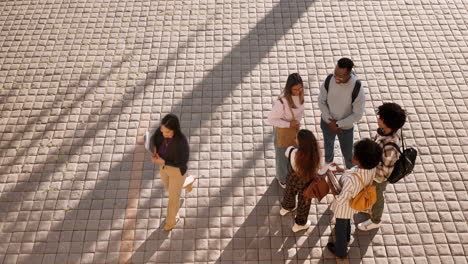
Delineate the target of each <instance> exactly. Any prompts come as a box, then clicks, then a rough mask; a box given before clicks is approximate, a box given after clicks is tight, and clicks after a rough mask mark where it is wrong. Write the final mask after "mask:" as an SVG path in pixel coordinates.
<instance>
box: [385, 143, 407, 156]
mask: <svg viewBox="0 0 468 264" xmlns="http://www.w3.org/2000/svg"><path fill="white" fill-rule="evenodd" d="M383 146H384V147H385V146H392V147H394V148H395V149H396V150H397V151H398V152H400V154H401V155H403V152H401V149H400V147H398V145H397V144H395V143H394V142H388V143H385V145H383Z"/></svg>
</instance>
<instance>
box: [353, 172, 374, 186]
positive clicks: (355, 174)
mask: <svg viewBox="0 0 468 264" xmlns="http://www.w3.org/2000/svg"><path fill="white" fill-rule="evenodd" d="M351 174H353V175H354V176H356V177H357V178H358V179H359V181H360V182H361V184H362V187H363V188H366V187H367V186H368V185H366V184H364V181H363V180H362V178H361V175H359V174H358V173H356V172H352V173H351ZM374 175H375V174H374ZM374 175H372V179H371V180H370V183H369V185H371V184H372V182H373V181H374Z"/></svg>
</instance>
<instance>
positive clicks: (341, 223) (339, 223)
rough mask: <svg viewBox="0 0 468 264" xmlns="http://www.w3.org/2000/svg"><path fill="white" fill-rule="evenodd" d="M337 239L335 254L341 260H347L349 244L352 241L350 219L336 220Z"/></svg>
mask: <svg viewBox="0 0 468 264" xmlns="http://www.w3.org/2000/svg"><path fill="white" fill-rule="evenodd" d="M335 238H336V239H335V254H336V256H337V257H339V258H345V257H346V255H348V243H349V241H350V240H351V220H350V219H341V218H337V219H336V223H335Z"/></svg>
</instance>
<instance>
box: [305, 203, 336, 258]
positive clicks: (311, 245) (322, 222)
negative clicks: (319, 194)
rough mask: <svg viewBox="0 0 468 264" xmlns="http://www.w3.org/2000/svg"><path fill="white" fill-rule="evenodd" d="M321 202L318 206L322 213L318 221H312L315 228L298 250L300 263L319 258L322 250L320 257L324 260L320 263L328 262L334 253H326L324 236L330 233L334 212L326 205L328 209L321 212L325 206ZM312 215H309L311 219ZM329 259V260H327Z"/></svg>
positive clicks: (318, 213) (318, 212)
mask: <svg viewBox="0 0 468 264" xmlns="http://www.w3.org/2000/svg"><path fill="white" fill-rule="evenodd" d="M320 205H321V204H319V205H318V206H317V215H321V216H320V218H319V219H318V221H316V222H315V225H314V221H313V220H311V221H312V226H314V228H313V229H312V230H311V231H310V232H309V231H307V233H308V238H307V239H306V241H304V243H302V245H300V246H299V247H298V250H297V252H296V258H297V262H298V263H304V262H305V261H306V260H308V259H314V260H315V259H317V256H319V255H320V251H321V252H322V256H321V257H320V259H321V260H322V261H324V262H322V261H321V262H320V263H326V262H327V261H328V260H330V259H331V258H332V256H333V255H332V254H331V253H330V252H328V254H326V253H324V251H325V250H326V249H325V246H326V243H324V241H323V239H322V236H323V235H324V236H326V235H327V234H328V235H330V233H329V232H330V228H329V227H330V220H331V219H332V217H333V212H332V211H331V210H330V208H329V207H328V206H326V210H325V211H324V212H323V213H320V208H323V207H322V206H320ZM310 218H311V216H310V215H309V219H310ZM325 260H327V261H325Z"/></svg>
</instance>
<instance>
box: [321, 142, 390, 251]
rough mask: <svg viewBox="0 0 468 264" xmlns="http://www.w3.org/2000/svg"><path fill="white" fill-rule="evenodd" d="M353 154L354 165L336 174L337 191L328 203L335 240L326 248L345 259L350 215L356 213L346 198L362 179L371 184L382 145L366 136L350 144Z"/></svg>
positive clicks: (353, 192)
mask: <svg viewBox="0 0 468 264" xmlns="http://www.w3.org/2000/svg"><path fill="white" fill-rule="evenodd" d="M353 153H354V154H353V157H352V161H353V164H354V165H355V167H353V168H352V169H350V170H346V171H345V172H344V173H343V175H342V176H341V177H340V179H339V183H340V185H341V188H342V189H341V192H340V193H339V194H338V195H336V196H335V199H334V200H333V202H332V203H331V205H330V209H331V210H332V211H333V213H334V216H335V218H336V223H335V242H334V243H333V242H329V243H328V244H327V248H328V250H330V252H332V253H333V254H334V255H335V256H337V257H339V258H345V257H346V256H347V254H348V243H349V241H350V240H351V218H352V217H353V216H354V214H355V213H357V211H356V210H354V209H353V208H351V206H350V201H351V200H352V199H353V198H354V197H356V196H357V195H358V194H359V192H361V190H363V188H364V186H363V184H362V182H363V183H364V184H365V185H366V186H368V185H369V184H372V181H373V179H374V176H375V172H376V166H377V165H378V164H379V163H380V162H381V157H382V148H381V147H380V146H379V144H377V143H375V142H374V141H372V140H371V139H369V138H366V139H362V140H360V141H358V142H356V143H355V144H354V147H353ZM359 178H360V179H359ZM361 180H362V182H361Z"/></svg>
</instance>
